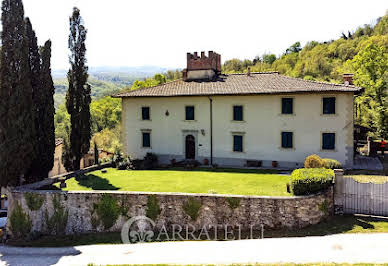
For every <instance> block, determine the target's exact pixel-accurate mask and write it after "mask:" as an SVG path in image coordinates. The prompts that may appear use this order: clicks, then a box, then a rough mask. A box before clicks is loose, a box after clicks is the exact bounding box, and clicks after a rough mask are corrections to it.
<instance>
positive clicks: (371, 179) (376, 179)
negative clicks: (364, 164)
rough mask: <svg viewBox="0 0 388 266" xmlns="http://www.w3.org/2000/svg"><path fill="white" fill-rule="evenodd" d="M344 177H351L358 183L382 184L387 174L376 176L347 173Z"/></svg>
mask: <svg viewBox="0 0 388 266" xmlns="http://www.w3.org/2000/svg"><path fill="white" fill-rule="evenodd" d="M345 177H346V178H353V179H354V180H356V181H357V182H360V183H374V184H383V183H386V182H388V176H383V175H381V176H378V175H348V176H345Z"/></svg>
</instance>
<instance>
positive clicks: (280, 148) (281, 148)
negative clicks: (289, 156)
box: [279, 147, 296, 151]
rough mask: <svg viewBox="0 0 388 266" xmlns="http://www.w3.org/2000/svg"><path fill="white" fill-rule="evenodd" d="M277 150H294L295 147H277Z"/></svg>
mask: <svg viewBox="0 0 388 266" xmlns="http://www.w3.org/2000/svg"><path fill="white" fill-rule="evenodd" d="M279 150H281V151H295V150H296V149H295V148H294V147H292V148H283V147H279Z"/></svg>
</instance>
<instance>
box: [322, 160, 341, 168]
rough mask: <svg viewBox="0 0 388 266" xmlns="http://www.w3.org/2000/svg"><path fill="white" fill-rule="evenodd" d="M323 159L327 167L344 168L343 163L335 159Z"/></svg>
mask: <svg viewBox="0 0 388 266" xmlns="http://www.w3.org/2000/svg"><path fill="white" fill-rule="evenodd" d="M322 160H323V165H324V167H325V168H326V169H342V164H341V163H340V162H339V161H337V160H334V159H329V158H326V159H322Z"/></svg>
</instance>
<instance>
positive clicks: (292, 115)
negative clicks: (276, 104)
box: [279, 113, 296, 117]
mask: <svg viewBox="0 0 388 266" xmlns="http://www.w3.org/2000/svg"><path fill="white" fill-rule="evenodd" d="M279 116H285V117H287V116H288V117H294V116H296V114H295V113H293V114H282V113H280V114H279Z"/></svg>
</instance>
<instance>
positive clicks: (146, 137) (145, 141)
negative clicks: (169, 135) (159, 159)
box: [143, 132, 151, 148]
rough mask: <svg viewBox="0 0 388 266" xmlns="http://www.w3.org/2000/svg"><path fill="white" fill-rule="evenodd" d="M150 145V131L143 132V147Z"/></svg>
mask: <svg viewBox="0 0 388 266" xmlns="http://www.w3.org/2000/svg"><path fill="white" fill-rule="evenodd" d="M150 147H151V133H150V132H143V148H150Z"/></svg>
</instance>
